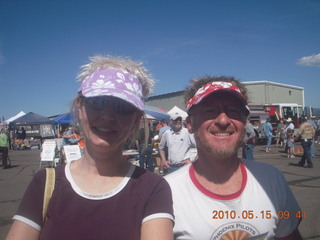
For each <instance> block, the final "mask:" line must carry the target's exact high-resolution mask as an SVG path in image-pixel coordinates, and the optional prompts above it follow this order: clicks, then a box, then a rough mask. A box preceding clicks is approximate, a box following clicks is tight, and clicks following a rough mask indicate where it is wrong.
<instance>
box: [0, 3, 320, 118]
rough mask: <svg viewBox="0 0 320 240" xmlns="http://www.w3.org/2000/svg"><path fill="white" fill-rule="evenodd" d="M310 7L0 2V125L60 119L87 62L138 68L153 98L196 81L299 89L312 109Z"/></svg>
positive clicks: (319, 20) (318, 102)
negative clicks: (112, 58)
mask: <svg viewBox="0 0 320 240" xmlns="http://www.w3.org/2000/svg"><path fill="white" fill-rule="evenodd" d="M319 29H320V1H318V0H281V1H279V0H268V1H256V0H243V1H238V0H219V1H216V0H208V1H205V0H197V1H195V0H190V1H189V0H170V1H167V0H163V1H152V0H148V1H147V0H146V1H145V0H136V1H131V0H125V1H124V0H122V1H121V0H115V1H113V0H97V1H95V0H87V1H85V0H50V1H49V0H28V1H26V0H0V83H1V85H0V89H1V92H0V116H1V117H2V116H4V117H5V118H9V117H11V116H13V115H15V114H17V113H18V112H20V111H24V112H26V113H27V112H35V113H37V114H41V115H44V116H51V115H55V114H60V113H64V112H66V111H68V108H69V105H70V102H71V100H72V99H73V98H74V97H75V96H76V94H77V89H78V85H79V84H78V83H77V82H76V80H75V78H76V75H77V74H78V72H79V69H80V66H81V65H83V64H85V63H87V61H88V57H89V56H93V55H96V54H111V55H117V56H129V57H131V58H132V59H133V60H140V61H142V62H144V64H145V65H146V67H147V68H148V69H149V70H150V72H151V73H152V75H153V76H154V78H155V79H156V80H157V84H156V86H155V89H154V92H153V95H159V94H164V93H169V92H173V91H180V90H183V89H184V88H185V86H186V85H187V84H188V82H189V80H190V79H191V78H193V77H197V76H198V75H204V74H211V75H232V76H235V77H236V78H238V79H240V80H241V81H262V80H263V81H272V82H279V83H283V84H290V85H295V86H300V87H304V88H305V103H306V105H311V106H314V107H320V98H319V97H318V96H319V95H318V94H319V91H320V30H319Z"/></svg>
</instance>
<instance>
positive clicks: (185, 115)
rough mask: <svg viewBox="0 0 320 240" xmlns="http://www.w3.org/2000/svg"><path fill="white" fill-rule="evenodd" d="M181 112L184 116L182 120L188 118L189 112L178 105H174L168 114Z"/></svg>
mask: <svg viewBox="0 0 320 240" xmlns="http://www.w3.org/2000/svg"><path fill="white" fill-rule="evenodd" d="M177 113H178V114H179V115H180V116H181V117H182V120H186V118H187V116H188V113H186V112H185V111H183V110H182V109H180V108H178V107H177V106H174V107H173V108H171V109H170V110H169V111H168V114H169V115H170V116H171V115H173V114H177Z"/></svg>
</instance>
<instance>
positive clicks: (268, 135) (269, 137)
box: [263, 117, 273, 152]
mask: <svg viewBox="0 0 320 240" xmlns="http://www.w3.org/2000/svg"><path fill="white" fill-rule="evenodd" d="M270 121H271V118H270V117H268V118H267V121H266V122H265V123H264V124H263V131H264V134H265V136H266V138H267V147H266V152H270V150H271V148H270V146H271V142H272V130H273V129H272V125H271V123H270Z"/></svg>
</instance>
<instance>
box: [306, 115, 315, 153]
mask: <svg viewBox="0 0 320 240" xmlns="http://www.w3.org/2000/svg"><path fill="white" fill-rule="evenodd" d="M307 122H308V123H310V124H311V125H312V127H313V128H314V130H315V131H317V128H318V127H317V124H316V123H315V122H314V121H313V120H312V118H311V117H308V120H307ZM315 136H316V134H314V138H313V140H312V144H311V147H310V151H311V158H314V143H315V141H316V138H315Z"/></svg>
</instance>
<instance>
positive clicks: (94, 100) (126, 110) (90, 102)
mask: <svg viewBox="0 0 320 240" xmlns="http://www.w3.org/2000/svg"><path fill="white" fill-rule="evenodd" d="M81 98H82V99H83V101H84V103H85V104H86V105H87V106H88V107H90V108H92V109H95V110H102V109H104V108H105V107H107V106H108V104H110V103H111V104H113V107H114V109H115V111H116V112H117V113H119V114H126V115H129V114H133V113H134V112H135V111H136V110H137V108H136V107H134V106H133V105H131V104H130V103H127V102H126V101H124V100H121V99H119V98H115V97H109V96H99V97H83V96H81Z"/></svg>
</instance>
